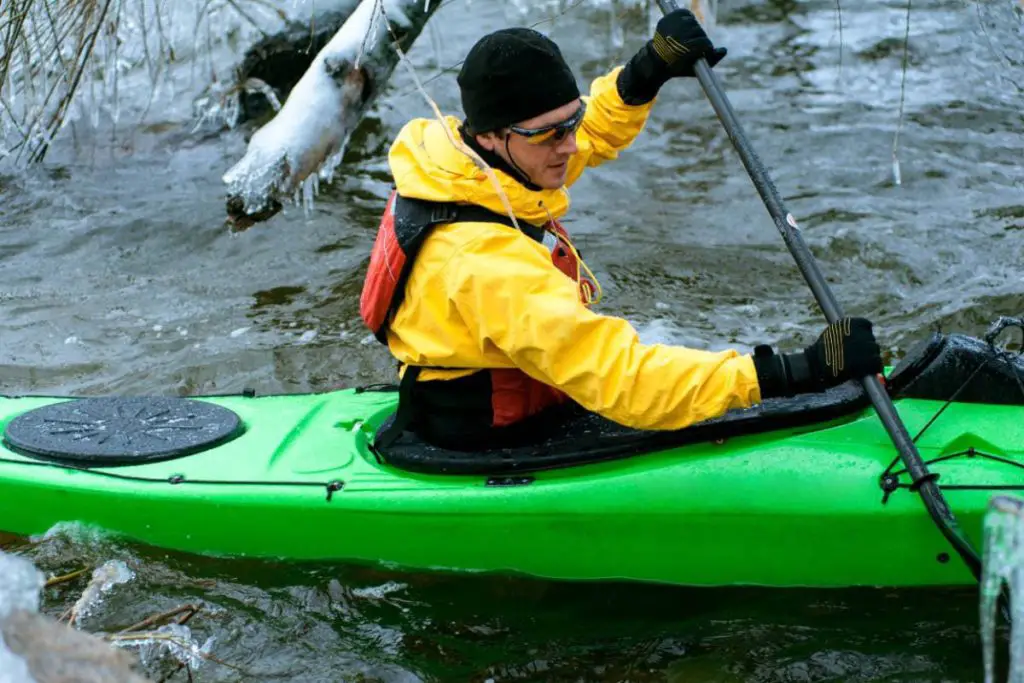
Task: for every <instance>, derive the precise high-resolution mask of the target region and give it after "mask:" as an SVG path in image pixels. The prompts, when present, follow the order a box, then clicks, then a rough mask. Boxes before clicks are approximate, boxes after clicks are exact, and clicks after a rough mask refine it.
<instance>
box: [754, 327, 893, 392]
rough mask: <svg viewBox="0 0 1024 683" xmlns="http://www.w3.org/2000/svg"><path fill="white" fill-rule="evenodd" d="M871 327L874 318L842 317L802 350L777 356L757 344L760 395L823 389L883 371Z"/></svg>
mask: <svg viewBox="0 0 1024 683" xmlns="http://www.w3.org/2000/svg"><path fill="white" fill-rule="evenodd" d="M871 328H872V325H871V321H869V320H866V319H864V318H843V319H842V320H839V321H837V322H834V323H832V324H831V325H829V326H828V327H826V328H825V331H824V332H822V333H821V336H819V337H818V340H817V341H816V342H814V343H813V344H811V345H810V346H808V347H807V348H806V349H804V350H803V351H802V352H797V353H784V354H780V355H775V353H774V352H773V351H772V349H771V348H770V347H768V346H764V345H762V346H758V347H756V348H755V349H754V368H755V369H756V370H757V382H758V384H760V385H761V398H762V399H765V398H772V397H774V396H793V395H794V394H803V393H807V392H816V391H824V390H825V389H828V388H829V387H834V386H836V385H837V384H842V383H843V382H846V381H848V380H851V379H857V378H860V377H864V376H865V375H876V374H878V373H880V372H882V369H883V366H882V354H881V350H880V349H879V348H878V342H876V341H875V335H874V333H873V332H872V331H871Z"/></svg>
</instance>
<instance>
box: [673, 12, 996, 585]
mask: <svg viewBox="0 0 1024 683" xmlns="http://www.w3.org/2000/svg"><path fill="white" fill-rule="evenodd" d="M658 7H660V8H661V11H662V12H663V13H665V14H668V13H669V12H671V11H673V10H676V9H678V8H679V7H678V5H676V3H675V0H658ZM694 71H695V72H696V74H697V80H698V81H700V85H701V87H702V88H704V93H705V94H706V95H707V97H708V100H710V101H711V106H712V107H714V109H715V113H716V114H718V118H719V119H721V121H722V125H723V126H724V127H725V131H726V133H728V134H729V139H730V140H732V144H733V146H734V147H735V148H736V151H737V152H739V155H740V159H742V160H743V165H744V166H745V167H746V169H747V173H748V174H749V175H750V179H751V180H752V181H753V183H754V187H756V188H757V191H758V193H759V194H760V195H761V199H762V200H763V201H764V204H765V207H766V208H767V209H768V213H770V214H771V216H772V219H774V221H775V227H777V228H778V230H779V233H780V234H781V235H782V239H783V240H785V242H786V246H787V247H789V252H790V253H791V254H792V255H793V258H794V259H795V260H796V264H797V266H798V267H799V268H800V272H801V273H802V274H803V276H804V280H806V281H807V284H808V285H810V287H811V291H812V292H814V298H815V299H817V300H818V305H819V306H820V307H821V310H822V311H823V312H824V313H825V318H826V319H827V320H828V322H830V323H833V322H835V321H837V320H839V319H840V318H842V317H843V309H842V308H840V306H839V302H838V301H836V298H835V296H834V295H833V294H832V290H831V289H830V288H829V286H828V283H826V282H825V278H824V277H823V276H822V274H821V271H820V270H818V264H817V262H816V261H815V260H814V257H813V256H812V255H811V252H810V250H808V249H807V245H806V244H805V243H804V239H803V236H802V235H801V234H800V229H799V228H798V227H797V224H796V220H795V219H794V218H793V215H792V214H791V213H789V212H788V211H787V210H786V208H785V207H784V206H783V204H782V198H781V197H779V193H778V191H777V190H776V189H775V185H774V184H773V183H772V180H771V178H769V177H768V172H767V171H766V170H765V168H764V166H763V165H762V164H761V161H760V159H758V157H757V154H756V153H755V152H754V150H753V149H751V147H750V143H749V142H748V141H747V136H746V135H745V134H744V132H743V129H742V127H740V123H739V121H738V120H737V119H736V114H735V113H734V112H733V110H732V105H731V104H729V100H728V98H727V97H726V96H725V93H724V92H723V91H722V86H721V85H720V84H719V82H718V77H717V76H716V75H715V74H714V72H713V71H712V70H711V67H709V66H708V63H707V60H706V59H704V58H703V57H701V58H700V59H699V60H697V64H696V68H695V69H694ZM862 382H863V385H864V389H865V391H867V394H868V396H869V397H871V403H872V404H874V406H875V410H876V411H877V412H878V417H879V418H881V420H882V424H883V425H885V429H886V431H887V432H889V437H890V438H891V439H892V441H893V444H894V445H895V446H896V450H897V451H899V454H900V459H901V460H902V461H903V465H904V466H905V467H906V468H907V472H909V473H910V476H911V477H913V483H914V485H915V487H917V490H918V491H919V492H920V494H921V498H922V500H923V501H924V505H925V507H926V508H927V509H928V513H929V514H930V515H931V517H932V519H933V520H934V521H935V524H936V525H938V527H939V530H940V531H942V535H943V536H945V537H946V539H947V540H948V541H949V542H950V544H951V545H952V546H953V547H954V548H955V549H956V551H957V553H959V555H960V557H961V558H963V561H964V563H966V564H967V567H968V568H969V569H970V570H971V573H972V574H973V575H974V578H975V579H977V580H978V581H979V582H980V581H981V559H980V558H979V557H978V553H977V552H976V551H975V550H974V548H972V547H971V544H970V543H969V542H968V541H967V539H966V538H965V537H964V535H963V532H962V531H961V530H960V527H959V525H958V524H957V521H956V518H955V517H954V516H953V512H952V510H950V508H949V505H948V504H947V503H946V500H945V498H943V496H942V492H941V491H940V490H939V487H938V484H936V483H935V480H936V478H937V475H934V474H931V473H929V472H928V468H927V466H926V465H925V464H924V462H923V461H922V460H921V455H920V453H918V451H917V446H915V445H914V442H913V441H912V440H911V438H910V434H908V433H907V428H906V427H904V426H903V422H902V421H901V420H900V417H899V414H898V413H897V412H896V408H895V407H894V406H893V404H892V401H891V400H890V398H889V394H888V393H886V391H885V387H884V386H882V382H881V380H879V378H878V377H875V376H870V377H865V378H863V380H862Z"/></svg>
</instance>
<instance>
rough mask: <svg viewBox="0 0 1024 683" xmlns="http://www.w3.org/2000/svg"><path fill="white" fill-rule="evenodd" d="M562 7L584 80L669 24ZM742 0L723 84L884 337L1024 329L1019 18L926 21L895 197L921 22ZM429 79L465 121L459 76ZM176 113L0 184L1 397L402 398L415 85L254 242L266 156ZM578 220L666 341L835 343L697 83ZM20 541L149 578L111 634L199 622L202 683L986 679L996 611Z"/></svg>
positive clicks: (1023, 45)
mask: <svg viewBox="0 0 1024 683" xmlns="http://www.w3.org/2000/svg"><path fill="white" fill-rule="evenodd" d="M565 4H566V8H565V11H564V13H561V14H558V13H557V12H553V13H552V14H551V15H550V16H554V15H555V14H557V15H558V16H557V17H555V18H554V19H553V20H551V21H549V22H545V23H543V24H541V25H540V28H542V29H544V30H548V31H550V33H551V35H552V37H553V38H555V39H556V40H557V41H559V42H560V44H561V45H562V46H563V49H564V51H565V53H566V55H567V57H568V59H569V60H570V62H571V63H573V64H574V65H576V66H577V67H578V74H579V75H580V77H581V79H582V81H583V82H585V81H587V80H589V79H590V78H592V77H594V76H596V75H599V74H600V73H601V72H603V71H604V70H606V69H608V68H609V67H611V66H612V65H614V64H616V63H619V62H621V61H622V60H624V59H626V58H628V56H629V54H631V52H632V50H633V49H635V48H636V47H637V46H638V45H639V44H640V42H641V41H642V40H643V39H644V36H645V35H646V31H647V21H646V19H645V18H644V17H643V16H641V15H640V14H639V13H636V12H625V13H624V16H622V17H620V19H619V22H620V25H621V27H622V29H623V31H624V36H625V42H624V45H623V46H622V47H621V48H618V47H613V46H612V45H613V44H612V43H611V42H610V40H609V14H608V10H606V9H594V8H591V7H588V6H586V5H575V4H574V3H565ZM499 6H500V5H497V4H495V5H491V4H484V3H479V2H474V3H468V2H458V3H452V4H450V5H449V6H447V7H445V8H443V9H442V10H440V11H439V12H438V14H437V15H436V16H435V18H434V19H433V22H434V23H435V25H437V26H443V27H444V38H443V40H440V41H438V42H439V43H440V47H439V49H437V50H436V51H435V50H434V49H433V48H432V47H431V40H430V36H429V34H428V33H424V35H423V37H421V39H420V41H419V42H418V44H417V45H416V48H415V49H414V50H413V53H412V55H411V56H412V58H413V59H414V61H415V62H416V63H417V64H418V65H419V66H420V68H421V72H422V74H423V76H424V77H425V78H426V77H429V75H430V74H431V73H432V72H436V71H437V70H438V68H439V67H440V68H443V67H450V66H452V65H456V64H457V63H458V62H459V60H460V59H461V58H462V55H463V54H464V53H465V51H466V50H467V49H468V48H469V46H470V45H471V44H472V42H473V41H474V40H475V38H476V37H477V36H479V35H480V34H481V33H483V32H486V31H488V30H492V29H494V28H497V27H499V26H501V25H503V24H504V23H506V22H508V21H516V22H524V21H525V22H527V23H531V24H532V23H535V22H537V21H539V20H541V19H544V17H545V16H548V15H543V14H536V13H535V14H533V15H531V16H530V17H529V19H522V18H519V17H518V16H517V15H515V14H513V13H512V11H511V10H509V11H508V13H505V12H503V11H501V10H499V9H496V8H497V7H499ZM719 9H720V12H719V18H718V24H717V28H716V32H715V34H714V35H715V37H716V39H717V41H718V42H719V43H720V44H724V45H727V46H728V47H729V50H730V53H729V57H728V58H727V59H726V60H725V61H724V62H722V64H721V65H720V66H719V67H717V68H716V71H717V72H718V73H719V75H720V76H721V77H722V79H723V81H724V84H725V87H726V89H727V92H728V94H729V97H730V99H731V100H732V102H733V105H734V107H735V109H736V110H737V113H738V115H739V117H740V120H741V121H742V122H743V124H744V127H745V128H746V131H747V133H748V137H749V138H750V140H751V142H752V143H753V145H754V147H755V149H756V150H757V151H758V153H759V154H760V156H761V158H762V160H763V161H764V162H765V163H766V164H767V166H768V167H769V169H770V171H771V174H772V177H773V178H774V180H775V183H776V185H777V187H778V189H779V191H780V192H781V193H782V195H783V196H784V198H785V200H786V202H787V205H788V207H789V209H790V210H791V211H792V212H793V213H794V214H795V215H796V216H797V218H798V220H799V221H800V223H801V226H802V227H803V228H804V231H805V238H806V239H807V241H808V242H809V244H810V245H811V246H812V249H813V251H814V253H815V255H816V256H817V257H818V258H819V259H820V262H821V267H822V269H823V271H824V272H825V273H826V274H827V275H828V276H829V280H830V282H831V284H832V286H833V288H834V290H835V293H836V295H837V297H838V298H839V300H840V301H841V302H842V303H843V304H844V306H845V307H846V310H847V311H848V312H850V313H854V314H860V315H867V316H869V317H871V318H872V319H873V320H874V321H875V322H876V324H877V333H878V335H879V337H880V340H881V342H882V344H883V346H884V347H885V348H886V349H887V350H888V351H889V352H890V353H891V354H893V355H895V356H899V355H900V354H901V353H902V352H903V350H904V349H905V348H906V347H907V346H908V345H909V344H910V343H912V342H913V340H914V339H916V338H917V337H919V336H920V335H921V334H923V333H924V332H925V331H927V330H930V329H933V328H936V327H940V328H942V329H944V330H950V331H954V330H955V331H961V332H967V333H972V334H979V333H981V332H982V331H983V330H984V328H985V327H986V326H987V324H988V323H989V322H990V321H991V320H993V319H994V318H995V317H997V316H999V315H1021V314H1022V313H1024V281H1022V276H1021V267H1020V264H1021V262H1022V256H1024V249H1022V240H1024V164H1022V159H1024V30H1022V19H1021V10H1020V8H1019V6H1018V5H1016V4H1015V3H1013V2H1011V1H1010V0H982V1H979V2H970V3H963V2H952V1H948V0H943V1H936V2H931V3H928V4H927V5H920V6H919V5H915V6H914V8H913V12H912V15H911V28H910V42H909V55H908V58H909V59H908V73H907V81H906V88H905V93H904V95H903V97H904V103H903V106H904V115H903V119H902V125H901V127H900V137H899V148H898V157H899V161H900V171H901V180H902V184H899V185H897V184H896V183H895V182H894V178H893V168H892V167H893V161H892V148H893V136H894V134H895V133H896V130H897V126H898V122H899V108H900V100H901V64H902V61H903V58H904V54H903V36H904V31H905V23H904V22H905V18H906V5H905V4H902V3H896V2H863V3H857V4H855V5H854V4H850V6H844V7H843V8H842V13H841V15H839V14H837V11H836V3H834V2H831V1H825V0H810V1H807V2H801V3H796V2H790V1H786V0H774V1H771V2H759V3H740V2H726V3H722V4H721V5H720V8H719ZM840 19H841V21H840ZM840 25H841V31H840ZM428 87H429V89H430V92H431V94H432V95H433V96H434V97H435V98H436V99H437V101H438V104H439V105H440V106H441V108H442V109H443V110H445V111H448V112H452V111H456V109H457V106H458V96H457V90H456V89H455V83H454V73H453V72H452V71H451V70H449V71H447V72H444V73H443V74H442V75H440V76H438V77H436V78H433V79H432V80H429V81H428ZM183 110H184V111H183ZM164 111H166V119H165V120H155V121H150V125H149V126H148V127H147V128H145V129H143V130H140V131H137V132H135V133H134V134H129V133H126V132H124V130H122V132H121V133H120V134H119V137H118V139H117V141H116V142H114V143H111V142H110V141H109V139H107V138H106V137H104V138H103V139H100V140H88V139H86V140H85V141H84V142H83V141H82V138H81V137H80V139H79V143H80V145H79V149H78V151H76V150H75V149H74V148H73V147H72V145H71V144H70V143H67V144H65V145H64V146H58V147H57V148H56V149H55V150H54V153H53V155H52V157H51V158H50V161H49V163H47V164H46V165H45V166H44V167H42V168H38V169H34V170H33V171H31V172H27V173H19V174H15V175H6V176H0V273H2V287H0V320H2V323H0V338H2V345H0V387H2V389H0V390H2V391H4V392H5V393H8V392H10V393H13V392H19V391H31V392H58V393H74V394H95V393H107V392H133V393H142V392H147V393H175V394H191V393H206V392H211V391H228V390H238V389H241V388H243V387H246V386H251V387H255V388H256V389H257V390H258V391H260V392H273V391H304V390H310V389H322V388H326V387H332V386H340V385H348V384H351V383H366V382H374V381H381V380H385V379H389V374H388V373H389V372H390V368H391V363H390V361H389V359H388V357H387V356H386V354H384V353H383V352H382V351H381V349H380V348H379V347H378V346H377V345H375V344H366V343H364V340H365V338H366V333H365V332H364V330H363V329H362V327H361V325H360V324H359V319H358V311H357V299H358V290H359V287H360V285H361V282H362V277H363V273H364V269H365V262H366V258H367V255H368V253H369V248H370V245H371V243H372V240H373V237H374V231H375V229H376V223H377V219H378V215H379V212H380V210H381V206H382V201H383V199H384V197H385V196H386V194H387V192H388V190H389V185H388V182H389V179H388V176H387V169H386V158H385V157H386V152H387V146H388V144H389V142H390V139H391V138H392V136H393V135H394V133H395V132H396V131H397V130H398V128H399V127H400V126H401V124H402V123H403V122H404V121H405V120H407V119H408V118H409V117H412V116H423V115H428V109H427V106H426V104H425V102H423V101H422V99H421V98H420V96H419V95H418V94H416V93H415V91H414V89H413V88H412V84H411V82H410V80H409V79H408V78H407V77H406V75H405V74H404V73H403V72H402V71H401V70H398V71H397V72H396V76H395V78H394V80H393V82H392V85H391V87H390V88H389V90H388V92H387V93H386V94H385V95H384V97H383V98H382V100H381V101H380V102H379V105H378V106H377V107H376V109H375V110H374V111H373V112H372V113H371V115H370V116H369V117H368V118H367V119H366V120H365V121H364V124H363V125H362V126H361V127H360V129H359V131H358V132H357V134H356V136H355V139H354V140H353V142H352V144H351V148H350V151H349V153H348V155H347V157H346V161H345V163H344V165H343V166H342V168H341V169H340V170H339V173H340V174H341V175H342V179H340V180H339V181H337V182H336V183H335V184H334V185H333V186H331V187H328V188H326V189H324V190H322V194H321V196H320V197H319V198H318V199H317V203H316V207H315V209H314V210H313V211H312V212H311V213H309V214H308V215H307V214H305V213H304V212H303V211H302V210H301V209H300V208H297V207H292V208H289V209H288V211H287V212H286V213H285V214H284V215H282V216H278V217H277V218H275V219H274V220H273V221H271V222H270V223H267V224H264V225H260V226H257V227H256V228H253V229H250V230H249V231H248V232H245V233H241V234H237V235H232V234H229V233H228V231H227V230H226V229H225V227H224V225H223V219H224V207H223V196H222V195H223V188H222V186H221V184H220V176H221V175H222V174H223V172H224V171H225V170H226V169H227V168H228V167H229V166H230V165H231V164H232V163H233V162H234V161H235V160H237V159H238V158H239V157H240V156H241V155H242V153H243V152H244V148H245V138H244V133H243V132H242V131H237V132H232V133H230V134H226V135H223V136H221V137H219V138H206V139H199V138H196V137H193V136H191V135H190V134H189V133H188V130H189V127H190V122H189V120H188V119H187V107H182V106H176V107H168V108H166V109H165V110H164ZM122 128H123V127H122ZM83 137H85V136H83ZM573 200H574V204H573V210H572V212H571V214H570V219H571V222H570V223H569V224H568V227H569V228H570V230H572V231H573V232H574V234H576V235H578V236H579V242H580V246H581V248H582V250H583V251H584V253H585V254H586V255H587V257H588V263H590V265H591V267H592V268H593V270H594V271H595V273H596V274H597V276H598V277H599V278H600V279H601V281H602V284H603V285H604V288H605V292H606V295H605V296H606V299H605V301H606V302H607V303H606V304H603V308H604V310H606V311H608V312H610V313H614V314H619V315H623V316H626V317H628V318H629V319H630V320H632V321H634V323H635V324H636V325H637V326H638V328H639V329H640V330H641V331H642V334H643V335H644V336H645V337H646V338H648V339H652V340H661V341H671V342H675V343H685V344H691V345H696V346H702V347H709V348H722V347H725V346H730V345H731V346H735V347H737V348H741V349H749V348H751V347H753V346H754V345H755V344H757V343H761V342H768V343H779V344H782V345H784V346H791V345H796V344H803V343H808V342H809V341H811V339H813V337H814V336H815V335H816V334H817V331H818V329H819V327H820V324H821V322H820V321H821V315H820V313H819V312H818V310H817V309H816V307H815V304H814V301H813V299H812V297H811V296H810V294H809V291H808V290H807V288H806V286H805V285H804V283H803V281H802V279H801V278H800V276H799V273H798V271H797V270H796V268H795V267H794V265H793V263H792V260H791V258H790V256H789V254H788V253H787V252H786V250H785V248H784V245H783V244H782V242H781V240H780V239H779V237H778V234H777V233H776V231H775V230H774V227H773V225H772V223H771V220H770V218H769V216H768V214H767V212H766V211H765V209H764V207H763V205H762V204H761V203H760V200H759V199H758V197H757V194H756V192H755V191H754V189H753V187H752V185H751V183H750V180H749V179H748V177H747V176H746V174H745V172H744V170H743V168H742V165H741V163H740V161H739V159H738V157H737V156H736V154H735V153H734V151H733V149H732V147H731V145H730V143H729V141H728V138H727V137H726V136H725V134H724V133H723V132H722V129H721V126H720V124H719V123H718V120H717V118H716V117H715V115H714V112H713V110H712V109H711V107H710V105H709V104H708V102H707V100H706V98H705V97H704V96H703V94H702V93H701V91H700V88H699V86H698V85H697V84H696V83H679V82H676V83H672V84H670V85H669V86H668V87H667V88H666V90H665V92H664V94H663V96H662V97H661V98H660V100H659V102H658V104H657V106H656V108H655V113H654V115H653V117H652V119H651V121H650V123H649V125H648V127H647V130H646V131H645V132H644V134H643V135H642V136H641V137H640V139H638V140H637V142H636V143H635V144H634V145H633V147H632V148H631V149H630V150H628V151H626V152H625V153H623V154H622V156H621V158H620V159H619V160H617V161H616V162H614V163H612V164H609V165H607V166H606V167H603V168H600V169H596V170H593V171H591V172H590V174H589V175H588V176H585V178H584V179H583V180H582V181H581V182H580V183H578V184H577V186H576V187H575V188H574V190H573ZM670 542H671V539H666V543H670ZM809 542H813V539H809ZM19 547H20V548H21V549H22V550H23V551H24V552H26V553H27V554H28V555H29V556H30V557H32V558H33V559H34V560H35V561H36V562H37V564H38V565H39V566H40V567H41V568H44V569H46V570H47V571H54V572H56V571H61V570H65V569H74V568H77V567H78V566H82V565H84V564H89V563H99V562H101V561H103V560H104V559H107V558H109V557H112V556H118V557H124V558H128V559H130V560H131V562H132V563H133V568H134V570H135V571H136V576H137V578H136V580H135V581H134V582H132V583H131V584H129V585H127V586H123V587H120V588H121V589H123V590H118V591H116V592H115V593H113V594H112V596H111V597H110V598H109V600H108V602H107V604H106V605H105V608H104V609H102V610H99V612H98V613H97V614H96V615H95V616H94V617H93V621H92V622H91V623H89V624H87V625H86V626H87V627H88V628H96V629H103V628H114V627H115V626H119V625H120V626H123V625H126V624H128V623H131V622H134V621H137V620H138V619H140V618H142V617H144V616H146V615H148V614H151V613H154V612H157V611H160V610H162V609H166V608H168V607H172V606H174V605H176V604H180V603H183V602H189V601H199V602H201V603H202V604H203V605H204V610H203V612H202V613H201V614H200V615H199V616H197V617H196V618H195V619H194V620H193V622H191V625H192V627H193V628H194V629H195V630H196V631H197V632H199V633H202V634H203V636H204V637H205V636H206V635H214V636H216V638H217V644H216V645H215V647H214V653H215V654H216V655H217V656H218V657H220V658H221V659H223V660H224V661H226V662H229V663H231V664H234V665H236V666H241V667H243V668H245V669H247V670H248V671H250V672H251V674H252V675H251V676H243V675H242V674H240V673H239V672H237V671H235V670H233V669H231V668H228V667H225V666H220V665H216V664H212V663H211V664H208V665H206V666H205V667H204V669H203V670H202V672H201V673H202V675H201V676H199V678H198V679H197V680H208V681H221V680H225V681H226V680H267V681H270V680H288V681H300V680H360V679H359V678H358V675H359V674H362V675H363V676H364V678H363V680H386V681H405V680H479V681H484V680H487V679H488V678H490V679H493V680H495V681H501V680H538V681H539V680H545V681H550V680H558V681H561V680H565V681H576V680H631V681H638V680H659V681H661V680H670V681H683V680H687V681H688V680H701V681H734V680H735V681H739V680H743V681H812V680H813V681H818V680H833V679H834V680H877V679H880V678H887V679H891V680H939V679H941V680H950V681H975V680H979V678H980V673H981V668H980V667H981V657H980V646H979V642H978V638H977V636H976V633H977V622H978V619H977V599H976V595H975V593H974V592H971V591H954V592H937V591H927V592H917V591H901V592H887V591H858V592H806V591H774V592H767V591H755V590H721V591H706V590H702V591H690V590H670V589H664V588H654V587H637V586H623V585H611V586H609V585H584V586H573V585H564V584H552V583H546V582H535V581H529V580H526V579H495V578H480V577H474V578H469V579H465V578H458V579H457V578H450V577H433V576H419V575H417V576H409V575H383V574H380V573H377V572H375V571H370V570H366V569H353V568H339V567H337V566H329V567H327V566H319V567H294V566H287V565H272V564H264V563H247V562H223V561H213V560H206V559H197V558H191V557H181V556H176V555H168V554H165V553H162V552H158V551H152V550H147V549H140V548H135V547H121V546H116V547H115V546H105V545H99V546H97V545H95V544H92V543H82V542H70V541H67V540H66V539H63V540H62V539H61V538H58V539H56V540H50V541H47V542H45V543H42V544H38V545H30V546H24V545H19ZM695 561H699V558H695ZM388 582H396V583H397V584H399V585H398V586H394V585H389V584H388ZM381 586H384V589H383V590H380V587H381ZM74 588H75V585H74V584H72V585H70V586H68V587H66V588H62V589H53V590H50V591H48V592H47V594H46V595H45V600H44V609H46V610H49V611H51V612H53V613H59V612H60V611H62V610H63V609H64V607H66V606H67V603H68V602H69V601H73V600H74V599H75V597H76V596H75V595H74ZM78 588H79V589H80V588H82V586H78ZM364 588H376V589H378V592H381V593H383V595H381V596H380V598H379V599H378V598H375V597H373V595H374V593H373V591H370V593H369V596H365V595H363V594H362V593H360V592H359V591H360V589H364ZM391 588H394V589H395V590H393V591H392V592H388V589H391Z"/></svg>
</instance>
